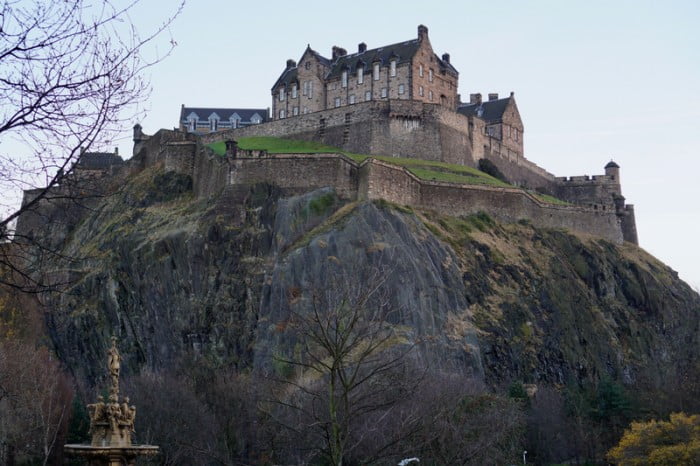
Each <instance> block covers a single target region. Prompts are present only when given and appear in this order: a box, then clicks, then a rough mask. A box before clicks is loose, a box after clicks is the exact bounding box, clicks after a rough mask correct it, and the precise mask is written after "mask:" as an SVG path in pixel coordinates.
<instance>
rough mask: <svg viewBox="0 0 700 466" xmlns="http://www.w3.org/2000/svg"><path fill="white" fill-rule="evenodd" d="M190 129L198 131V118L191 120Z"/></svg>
mask: <svg viewBox="0 0 700 466" xmlns="http://www.w3.org/2000/svg"><path fill="white" fill-rule="evenodd" d="M190 131H197V120H190Z"/></svg>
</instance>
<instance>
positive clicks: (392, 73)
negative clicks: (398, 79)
mask: <svg viewBox="0 0 700 466" xmlns="http://www.w3.org/2000/svg"><path fill="white" fill-rule="evenodd" d="M390 70H391V76H392V77H394V76H396V60H391V68H390Z"/></svg>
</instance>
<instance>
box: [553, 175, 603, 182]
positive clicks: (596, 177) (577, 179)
mask: <svg viewBox="0 0 700 466" xmlns="http://www.w3.org/2000/svg"><path fill="white" fill-rule="evenodd" d="M555 179H556V181H557V182H560V183H616V180H615V178H614V177H612V176H609V175H593V176H588V175H581V176H558V177H556V178H555Z"/></svg>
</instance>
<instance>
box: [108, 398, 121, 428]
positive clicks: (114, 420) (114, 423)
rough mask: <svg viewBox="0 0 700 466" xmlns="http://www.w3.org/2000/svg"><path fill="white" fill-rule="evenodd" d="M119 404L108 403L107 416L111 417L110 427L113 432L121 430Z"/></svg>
mask: <svg viewBox="0 0 700 466" xmlns="http://www.w3.org/2000/svg"><path fill="white" fill-rule="evenodd" d="M119 411H120V409H119V404H118V403H109V404H108V405H107V417H108V418H109V428H110V430H111V431H112V432H119V414H120V413H119Z"/></svg>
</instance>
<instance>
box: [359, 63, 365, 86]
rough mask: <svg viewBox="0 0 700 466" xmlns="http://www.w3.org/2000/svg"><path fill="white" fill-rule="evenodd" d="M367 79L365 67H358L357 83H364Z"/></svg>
mask: <svg viewBox="0 0 700 466" xmlns="http://www.w3.org/2000/svg"><path fill="white" fill-rule="evenodd" d="M364 81H365V69H364V68H363V67H361V66H360V67H359V68H357V84H362V83H363V82H364Z"/></svg>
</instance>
